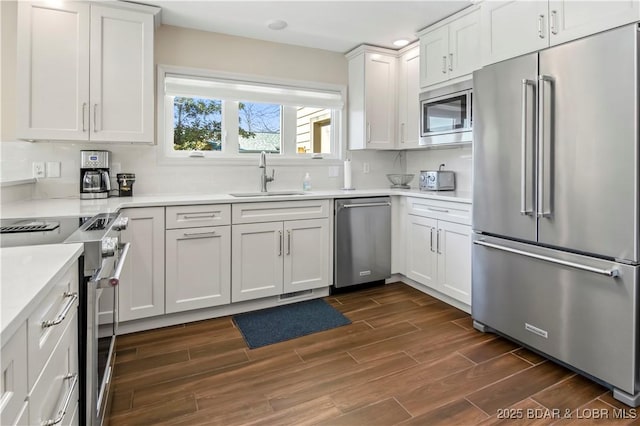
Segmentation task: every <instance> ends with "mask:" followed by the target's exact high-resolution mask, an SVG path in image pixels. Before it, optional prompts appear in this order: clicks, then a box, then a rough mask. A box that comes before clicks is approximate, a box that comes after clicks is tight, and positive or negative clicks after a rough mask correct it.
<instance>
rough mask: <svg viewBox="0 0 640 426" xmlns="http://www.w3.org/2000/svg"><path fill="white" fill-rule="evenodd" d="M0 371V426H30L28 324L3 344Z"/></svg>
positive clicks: (0, 353)
mask: <svg viewBox="0 0 640 426" xmlns="http://www.w3.org/2000/svg"><path fill="white" fill-rule="evenodd" d="M0 369H1V371H0V381H1V385H2V386H1V387H0V391H1V392H2V393H0V402H1V404H0V424H3V425H22V424H25V425H26V424H29V420H28V419H29V410H28V408H29V403H28V402H27V394H28V392H29V387H28V385H27V326H26V324H23V325H22V326H21V327H20V328H19V329H18V331H16V333H15V334H14V335H13V336H12V337H11V338H10V339H9V340H8V341H6V342H2V351H0ZM21 421H24V423H21Z"/></svg>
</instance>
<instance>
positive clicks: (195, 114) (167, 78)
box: [158, 66, 345, 161]
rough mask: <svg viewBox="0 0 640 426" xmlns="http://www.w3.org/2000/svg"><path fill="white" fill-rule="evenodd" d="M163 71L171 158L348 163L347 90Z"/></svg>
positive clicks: (161, 131) (161, 129)
mask: <svg viewBox="0 0 640 426" xmlns="http://www.w3.org/2000/svg"><path fill="white" fill-rule="evenodd" d="M158 68H159V76H158V81H159V85H158V99H159V100H160V102H159V103H158V109H159V112H160V111H162V113H159V114H158V117H159V120H158V136H159V140H160V144H161V145H163V150H162V152H163V154H164V157H165V158H169V159H183V161H187V160H188V159H190V158H200V159H202V158H205V159H207V158H208V159H229V160H233V159H236V160H237V159H242V158H244V159H247V158H251V157H252V156H257V155H258V154H259V153H260V152H262V151H266V152H267V153H269V154H271V155H273V156H277V157H275V158H281V159H283V160H285V161H288V160H292V159H305V158H306V159H309V158H328V159H339V158H340V153H341V147H342V143H341V141H342V132H343V128H344V126H343V124H342V119H343V108H344V101H343V97H344V92H345V89H344V88H343V87H339V86H332V85H326V84H314V83H304V85H303V84H301V83H300V82H282V81H277V82H276V81H265V80H261V79H258V78H257V77H250V78H249V77H244V76H237V75H226V74H225V75H222V74H218V73H212V72H207V71H202V70H185V69H179V68H174V67H165V66H159V67H158ZM252 161H253V160H252Z"/></svg>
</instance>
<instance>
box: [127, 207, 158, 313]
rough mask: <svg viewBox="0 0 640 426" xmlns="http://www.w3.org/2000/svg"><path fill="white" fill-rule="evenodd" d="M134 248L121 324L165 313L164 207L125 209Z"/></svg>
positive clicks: (130, 255)
mask: <svg viewBox="0 0 640 426" xmlns="http://www.w3.org/2000/svg"><path fill="white" fill-rule="evenodd" d="M122 215H123V216H125V217H128V218H129V226H128V227H127V229H126V230H124V231H122V234H121V236H122V241H123V242H130V243H131V248H130V249H129V254H128V256H127V260H126V261H125V264H124V267H123V271H122V274H121V276H120V284H119V288H118V305H119V306H118V308H119V309H118V317H119V321H121V322H124V321H129V320H136V319H140V318H147V317H152V316H156V315H162V314H164V312H165V310H164V300H165V298H164V236H165V235H164V233H165V231H164V207H147V208H138V209H125V210H123V213H122Z"/></svg>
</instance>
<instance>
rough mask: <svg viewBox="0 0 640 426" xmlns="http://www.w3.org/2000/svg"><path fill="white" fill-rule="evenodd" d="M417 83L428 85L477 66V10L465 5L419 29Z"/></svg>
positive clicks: (478, 23)
mask: <svg viewBox="0 0 640 426" xmlns="http://www.w3.org/2000/svg"><path fill="white" fill-rule="evenodd" d="M419 35H420V58H421V62H420V86H421V87H423V88H424V87H428V86H431V85H433V84H437V83H441V82H444V81H447V80H449V79H453V78H457V77H461V76H464V75H467V74H471V73H472V72H473V71H475V70H476V69H478V68H480V52H479V49H480V42H479V35H480V11H479V9H478V8H477V7H474V8H468V9H465V10H464V11H462V12H460V13H459V14H457V15H455V16H454V17H452V18H448V19H446V20H445V21H443V22H442V23H440V24H437V25H436V28H434V27H429V28H426V29H424V30H423V31H421V32H420V34H419Z"/></svg>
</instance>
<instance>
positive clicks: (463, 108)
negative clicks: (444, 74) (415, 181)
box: [419, 80, 473, 147]
mask: <svg viewBox="0 0 640 426" xmlns="http://www.w3.org/2000/svg"><path fill="white" fill-rule="evenodd" d="M472 107H473V83H472V81H471V80H467V81H464V82H461V83H456V84H452V85H450V86H446V87H442V88H440V89H436V90H431V91H428V92H424V93H422V94H420V140H419V144H420V146H434V147H435V146H443V145H445V146H446V145H453V144H464V143H471V141H472V123H473V109H472Z"/></svg>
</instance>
